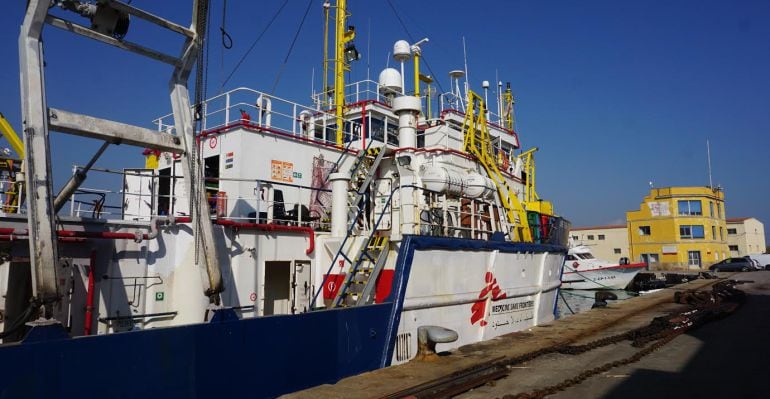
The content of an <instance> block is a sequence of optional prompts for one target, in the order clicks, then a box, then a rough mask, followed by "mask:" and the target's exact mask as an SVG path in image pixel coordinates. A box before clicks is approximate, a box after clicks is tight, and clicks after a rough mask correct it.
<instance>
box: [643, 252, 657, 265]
mask: <svg viewBox="0 0 770 399" xmlns="http://www.w3.org/2000/svg"><path fill="white" fill-rule="evenodd" d="M639 260H641V261H642V262H644V263H646V264H647V266H649V265H651V264H654V263H658V261H659V260H660V258H659V257H658V254H641V255H639Z"/></svg>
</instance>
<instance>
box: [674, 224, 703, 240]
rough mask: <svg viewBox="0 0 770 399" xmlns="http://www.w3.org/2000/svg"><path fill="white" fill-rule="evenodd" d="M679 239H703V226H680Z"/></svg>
mask: <svg viewBox="0 0 770 399" xmlns="http://www.w3.org/2000/svg"><path fill="white" fill-rule="evenodd" d="M679 238H704V233H703V226H700V225H681V226H679Z"/></svg>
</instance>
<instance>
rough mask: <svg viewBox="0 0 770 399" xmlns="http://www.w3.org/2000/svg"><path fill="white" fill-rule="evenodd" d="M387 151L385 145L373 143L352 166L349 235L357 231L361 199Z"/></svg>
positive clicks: (349, 187) (358, 156) (349, 193)
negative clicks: (377, 145) (373, 145)
mask: <svg viewBox="0 0 770 399" xmlns="http://www.w3.org/2000/svg"><path fill="white" fill-rule="evenodd" d="M384 155H385V151H384V150H383V147H372V146H371V144H370V145H369V147H367V148H366V150H364V151H360V152H359V153H358V155H357V156H356V158H355V160H354V161H353V165H352V166H351V167H350V182H349V183H348V227H351V225H352V226H353V229H352V230H351V229H350V228H349V229H348V236H349V235H350V233H351V231H355V230H356V229H355V226H356V223H357V221H358V218H359V217H360V216H361V215H362V213H363V212H362V211H363V209H361V206H360V205H361V203H362V202H361V201H362V200H363V199H364V196H366V195H367V193H368V191H369V187H370V186H371V184H372V180H374V176H375V174H376V173H377V167H378V166H379V165H380V162H381V161H382V158H383V156H384Z"/></svg>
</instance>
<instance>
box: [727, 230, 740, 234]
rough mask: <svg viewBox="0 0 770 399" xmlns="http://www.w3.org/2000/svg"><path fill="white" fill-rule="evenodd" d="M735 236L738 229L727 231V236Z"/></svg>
mask: <svg viewBox="0 0 770 399" xmlns="http://www.w3.org/2000/svg"><path fill="white" fill-rule="evenodd" d="M736 234H738V229H727V235H728V236H734V235H736Z"/></svg>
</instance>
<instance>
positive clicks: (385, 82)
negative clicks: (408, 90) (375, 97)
mask: <svg viewBox="0 0 770 399" xmlns="http://www.w3.org/2000/svg"><path fill="white" fill-rule="evenodd" d="M378 83H379V84H380V93H381V94H388V93H401V74H400V73H399V72H398V71H397V70H396V69H394V68H385V69H384V70H383V71H382V72H380V79H379V80H378Z"/></svg>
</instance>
